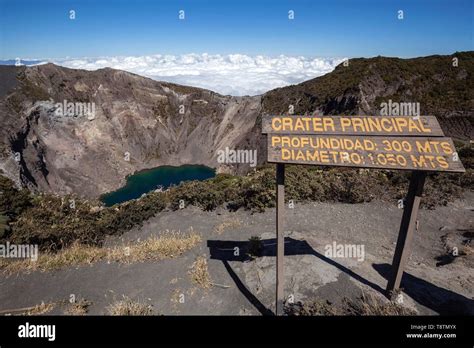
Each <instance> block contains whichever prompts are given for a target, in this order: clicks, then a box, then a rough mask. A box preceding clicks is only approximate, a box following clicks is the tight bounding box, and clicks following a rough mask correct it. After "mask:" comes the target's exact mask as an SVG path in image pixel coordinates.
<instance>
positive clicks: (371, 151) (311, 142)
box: [262, 116, 465, 315]
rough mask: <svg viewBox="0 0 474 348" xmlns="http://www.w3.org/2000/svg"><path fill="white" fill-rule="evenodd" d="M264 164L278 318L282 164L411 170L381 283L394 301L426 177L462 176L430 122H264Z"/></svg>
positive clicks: (405, 118)
mask: <svg viewBox="0 0 474 348" xmlns="http://www.w3.org/2000/svg"><path fill="white" fill-rule="evenodd" d="M262 133H263V134H267V144H268V151H267V152H268V158H267V160H268V162H270V163H276V164H277V168H276V169H277V170H276V182H277V184H276V200H277V209H276V218H277V219H276V220H277V221H276V232H277V262H276V270H277V271H276V272H277V274H276V306H275V307H276V314H277V315H281V314H283V304H284V301H285V298H284V292H283V290H284V284H283V280H284V272H283V269H284V267H283V266H284V265H283V258H284V248H285V245H284V208H285V206H284V200H285V164H310V165H323V166H343V167H356V168H377V169H392V170H412V171H413V173H412V176H411V179H410V186H409V188H408V194H407V197H406V199H405V203H404V204H405V207H404V212H403V217H402V222H401V224H400V231H399V234H398V240H397V245H396V247H395V253H394V257H393V261H392V274H391V275H390V277H389V279H388V283H387V288H386V292H387V296H389V297H390V298H393V297H394V296H399V294H398V289H399V287H400V284H401V281H402V277H403V272H404V269H405V265H406V263H407V262H408V259H409V257H410V244H411V240H412V239H413V235H414V232H415V230H416V229H418V222H417V215H418V208H419V205H420V201H421V195H422V192H423V185H424V182H425V178H426V172H428V171H437V172H464V171H465V169H464V167H463V165H462V163H461V161H460V160H459V156H458V154H457V152H456V149H455V147H454V144H453V142H452V140H451V139H450V138H446V137H444V134H443V131H442V130H441V127H440V125H439V123H438V121H437V120H436V117H434V116H418V117H412V116H275V117H270V116H265V117H264V118H263V119H262Z"/></svg>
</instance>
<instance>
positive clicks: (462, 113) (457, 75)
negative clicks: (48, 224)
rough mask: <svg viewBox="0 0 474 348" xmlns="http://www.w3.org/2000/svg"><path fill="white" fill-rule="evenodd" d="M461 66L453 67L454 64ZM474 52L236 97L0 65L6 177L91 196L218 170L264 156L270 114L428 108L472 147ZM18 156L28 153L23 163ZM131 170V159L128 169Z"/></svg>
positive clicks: (0, 135) (387, 61) (347, 71)
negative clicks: (174, 174) (264, 120)
mask: <svg viewBox="0 0 474 348" xmlns="http://www.w3.org/2000/svg"><path fill="white" fill-rule="evenodd" d="M454 57H456V58H457V59H458V66H457V67H454V66H453V64H452V62H453V58H454ZM473 73H474V52H460V53H455V54H454V55H450V56H430V57H423V58H415V59H398V58H384V57H376V58H368V59H365V58H360V59H351V60H350V61H349V65H348V66H344V65H343V64H340V65H339V66H338V67H337V68H336V69H335V70H334V71H333V72H331V73H329V74H327V75H324V76H321V77H318V78H315V79H312V80H309V81H306V82H303V83H301V84H298V85H294V86H288V87H283V88H278V89H275V90H272V91H269V92H267V93H265V94H263V95H261V96H255V97H232V96H222V95H219V94H218V93H215V92H212V91H208V90H204V89H200V88H194V87H187V86H180V85H176V84H172V83H166V82H158V81H154V80H151V79H148V78H144V77H141V76H138V75H135V74H132V73H128V72H124V71H120V70H114V69H110V68H105V69H99V70H96V71H86V70H77V69H68V68H64V67H59V66H56V65H54V64H45V65H37V66H33V67H25V66H20V67H15V66H0V77H1V82H0V124H1V126H2V127H1V129H0V169H1V170H3V172H4V173H5V175H7V176H8V177H10V178H11V179H13V180H14V181H15V182H17V184H18V185H22V186H27V187H29V188H31V189H33V190H38V191H46V192H55V193H59V194H67V193H77V194H79V195H81V196H85V197H97V196H98V195H99V194H101V193H104V192H107V191H111V190H114V189H116V188H118V187H120V186H121V185H122V184H123V182H124V179H125V177H126V176H127V175H129V174H131V173H133V172H135V171H137V170H141V169H145V168H151V167H155V166H159V165H180V164H204V165H208V166H211V167H215V168H217V169H218V171H224V172H225V171H237V172H245V171H246V170H248V165H247V166H246V165H241V166H239V167H237V168H235V167H229V166H226V165H225V164H222V163H217V151H218V150H223V149H225V148H226V147H229V148H235V149H244V148H249V149H257V150H258V159H259V163H263V161H264V159H265V157H266V153H265V146H266V145H265V142H264V137H263V136H262V135H261V117H262V115H264V114H283V113H288V110H289V105H293V107H294V113H295V114H348V115H353V114H379V112H380V103H381V102H387V101H388V100H392V101H406V102H419V103H420V107H421V113H422V114H432V115H435V116H437V117H438V118H439V120H440V123H441V125H442V128H443V130H444V131H445V134H446V135H448V136H452V137H455V138H457V139H462V140H469V139H472V138H473V134H474V131H473V129H474V127H473V120H474V111H473V110H474V96H473V93H474V85H473V84H474V82H473V78H472V77H473ZM65 101H66V102H73V103H94V106H95V117H93V118H92V119H89V118H87V117H77V115H76V117H68V116H58V115H57V113H55V110H56V107H55V105H56V103H63V102H65ZM15 154H20V156H17V158H16V160H15ZM127 156H128V159H129V160H126V159H125V158H127Z"/></svg>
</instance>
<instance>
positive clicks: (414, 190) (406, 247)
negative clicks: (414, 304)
mask: <svg viewBox="0 0 474 348" xmlns="http://www.w3.org/2000/svg"><path fill="white" fill-rule="evenodd" d="M425 178H426V172H424V171H413V172H412V175H411V179H410V186H409V188H408V194H407V197H406V201H405V207H404V209H403V217H402V222H401V224H400V231H399V233H398V239H397V246H396V247H395V254H394V255H393V261H392V270H391V271H392V273H391V274H390V275H389V279H388V283H387V289H386V291H387V296H388V297H389V298H390V299H394V297H395V296H396V295H397V292H398V289H399V288H400V284H401V281H402V277H403V272H404V270H405V265H406V263H407V261H408V259H409V257H410V254H411V241H412V239H413V234H414V231H415V230H418V209H419V207H420V200H421V195H422V193H423V185H424V184H425Z"/></svg>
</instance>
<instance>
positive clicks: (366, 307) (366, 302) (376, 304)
mask: <svg viewBox="0 0 474 348" xmlns="http://www.w3.org/2000/svg"><path fill="white" fill-rule="evenodd" d="M345 302H346V303H345V308H344V309H345V310H346V312H347V314H349V315H376V316H380V315H415V314H416V313H415V312H414V311H413V310H411V309H409V308H407V307H403V306H401V305H399V304H398V303H396V302H392V301H384V300H381V299H377V298H375V297H374V296H366V295H363V296H362V297H361V298H360V299H359V300H357V301H348V300H347V301H345Z"/></svg>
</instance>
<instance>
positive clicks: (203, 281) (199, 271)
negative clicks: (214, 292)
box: [189, 256, 212, 289]
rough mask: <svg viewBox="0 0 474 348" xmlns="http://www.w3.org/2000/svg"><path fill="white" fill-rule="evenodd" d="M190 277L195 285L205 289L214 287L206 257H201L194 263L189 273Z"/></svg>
mask: <svg viewBox="0 0 474 348" xmlns="http://www.w3.org/2000/svg"><path fill="white" fill-rule="evenodd" d="M189 275H190V276H191V280H192V281H193V283H195V284H197V285H199V286H200V287H202V288H204V289H209V288H210V287H211V285H212V283H211V277H210V275H209V270H208V268H207V259H206V257H205V256H199V257H198V258H197V259H196V261H194V263H193V265H192V266H191V270H190V271H189Z"/></svg>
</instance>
